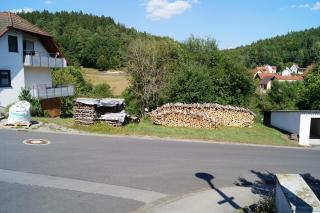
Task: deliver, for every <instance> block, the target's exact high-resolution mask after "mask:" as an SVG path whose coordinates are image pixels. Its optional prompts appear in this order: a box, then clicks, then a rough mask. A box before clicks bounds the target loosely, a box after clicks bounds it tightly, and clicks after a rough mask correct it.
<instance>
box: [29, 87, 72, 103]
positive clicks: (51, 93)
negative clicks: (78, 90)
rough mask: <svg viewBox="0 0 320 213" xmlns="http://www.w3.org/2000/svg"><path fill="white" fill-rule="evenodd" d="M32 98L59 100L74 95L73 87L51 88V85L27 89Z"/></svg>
mask: <svg viewBox="0 0 320 213" xmlns="http://www.w3.org/2000/svg"><path fill="white" fill-rule="evenodd" d="M28 89H29V90H30V93H31V95H32V97H33V98H38V99H40V100H43V99H49V98H61V97H69V96H73V95H74V86H73V85H66V86H61V85H60V86H52V85H37V86H33V87H31V88H28Z"/></svg>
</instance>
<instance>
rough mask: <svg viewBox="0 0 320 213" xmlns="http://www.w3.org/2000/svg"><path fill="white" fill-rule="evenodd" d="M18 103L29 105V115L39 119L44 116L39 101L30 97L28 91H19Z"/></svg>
mask: <svg viewBox="0 0 320 213" xmlns="http://www.w3.org/2000/svg"><path fill="white" fill-rule="evenodd" d="M19 100H20V101H28V102H29V103H30V104H31V115H32V116H37V117H41V116H43V115H44V113H43V110H42V108H41V104H40V100H39V99H35V98H33V97H32V96H31V93H30V90H28V89H24V88H22V89H21V92H20V95H19Z"/></svg>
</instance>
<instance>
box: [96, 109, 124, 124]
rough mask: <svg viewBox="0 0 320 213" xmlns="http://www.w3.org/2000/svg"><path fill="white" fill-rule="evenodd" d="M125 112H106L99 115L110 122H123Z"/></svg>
mask: <svg viewBox="0 0 320 213" xmlns="http://www.w3.org/2000/svg"><path fill="white" fill-rule="evenodd" d="M126 117H127V114H126V113H125V112H119V113H107V114H104V115H102V116H101V118H100V119H101V120H105V121H110V122H117V123H124V122H125V120H126Z"/></svg>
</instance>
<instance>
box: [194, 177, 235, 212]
mask: <svg viewBox="0 0 320 213" xmlns="http://www.w3.org/2000/svg"><path fill="white" fill-rule="evenodd" d="M195 176H196V177H197V178H199V179H201V180H204V181H205V182H207V184H208V185H209V186H210V187H211V188H212V189H213V190H214V191H216V192H217V193H218V194H219V195H220V196H221V197H222V200H221V201H219V202H218V204H219V205H223V204H225V203H227V204H229V205H230V206H232V208H234V209H240V208H241V207H240V206H239V205H238V204H237V203H236V202H234V201H233V200H234V199H235V198H234V197H229V196H227V195H226V194H225V193H224V192H222V191H221V190H220V189H219V188H217V187H215V186H214V184H213V183H212V181H213V179H214V176H213V175H211V174H208V173H202V172H199V173H196V174H195Z"/></svg>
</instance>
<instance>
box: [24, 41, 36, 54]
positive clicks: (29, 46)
mask: <svg viewBox="0 0 320 213" xmlns="http://www.w3.org/2000/svg"><path fill="white" fill-rule="evenodd" d="M23 53H24V54H25V55H34V54H35V52H34V42H33V41H29V40H23Z"/></svg>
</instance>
